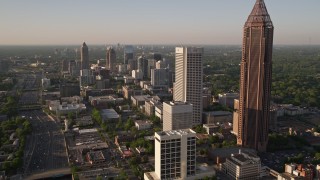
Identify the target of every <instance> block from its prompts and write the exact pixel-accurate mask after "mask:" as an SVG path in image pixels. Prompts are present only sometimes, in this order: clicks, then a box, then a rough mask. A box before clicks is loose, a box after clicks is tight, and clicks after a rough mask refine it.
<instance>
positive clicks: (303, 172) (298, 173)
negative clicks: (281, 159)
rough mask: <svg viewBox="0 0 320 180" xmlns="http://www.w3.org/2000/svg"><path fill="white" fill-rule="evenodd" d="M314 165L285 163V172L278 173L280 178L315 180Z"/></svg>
mask: <svg viewBox="0 0 320 180" xmlns="http://www.w3.org/2000/svg"><path fill="white" fill-rule="evenodd" d="M313 169H314V168H313V167H312V166H304V165H302V164H295V163H291V164H285V172H284V173H280V174H278V177H277V179H278V180H297V179H299V180H300V179H301V180H313V179H314V176H313V175H314V174H315V173H314V172H313Z"/></svg>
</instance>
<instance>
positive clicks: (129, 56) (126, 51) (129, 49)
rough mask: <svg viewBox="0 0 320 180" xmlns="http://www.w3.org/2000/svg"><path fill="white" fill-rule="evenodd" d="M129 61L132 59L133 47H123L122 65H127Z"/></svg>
mask: <svg viewBox="0 0 320 180" xmlns="http://www.w3.org/2000/svg"><path fill="white" fill-rule="evenodd" d="M129 59H133V46H130V45H127V46H125V47H124V62H123V63H124V64H128V61H129Z"/></svg>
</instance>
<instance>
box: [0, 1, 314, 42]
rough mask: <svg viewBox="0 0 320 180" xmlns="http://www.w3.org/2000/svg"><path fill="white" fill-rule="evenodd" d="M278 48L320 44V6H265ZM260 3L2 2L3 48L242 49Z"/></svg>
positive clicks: (305, 3) (300, 3) (285, 3)
mask: <svg viewBox="0 0 320 180" xmlns="http://www.w3.org/2000/svg"><path fill="white" fill-rule="evenodd" d="M265 2H266V5H267V8H268V11H269V14H270V16H271V19H272V21H273V24H274V26H275V37H274V42H275V43H276V44H320V23H319V19H320V12H319V7H320V0H265ZM254 3H255V0H0V22H1V23H0V44H4V45H7V44H10V45H16V44H23V45H27V44H30V45H35V44H54V45H59V44H61V45H66V44H81V42H82V41H86V42H87V44H88V45H90V44H115V43H118V42H119V43H126V44H241V39H242V28H243V25H244V23H245V21H246V19H247V17H248V15H249V14H250V12H251V9H252V7H253V5H254Z"/></svg>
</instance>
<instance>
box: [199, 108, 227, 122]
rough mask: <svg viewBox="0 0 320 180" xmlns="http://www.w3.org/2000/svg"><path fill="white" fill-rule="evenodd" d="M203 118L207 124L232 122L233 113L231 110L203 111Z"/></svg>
mask: <svg viewBox="0 0 320 180" xmlns="http://www.w3.org/2000/svg"><path fill="white" fill-rule="evenodd" d="M203 119H204V123H205V124H217V123H225V122H232V113H231V112H229V111H210V112H203Z"/></svg>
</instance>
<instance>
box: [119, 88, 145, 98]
mask: <svg viewBox="0 0 320 180" xmlns="http://www.w3.org/2000/svg"><path fill="white" fill-rule="evenodd" d="M122 93H123V97H124V98H125V99H131V96H138V95H142V94H143V91H142V90H141V89H133V88H130V87H129V86H122Z"/></svg>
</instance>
